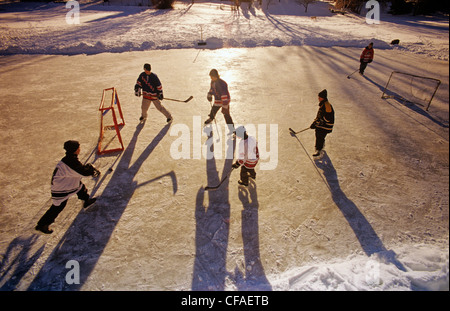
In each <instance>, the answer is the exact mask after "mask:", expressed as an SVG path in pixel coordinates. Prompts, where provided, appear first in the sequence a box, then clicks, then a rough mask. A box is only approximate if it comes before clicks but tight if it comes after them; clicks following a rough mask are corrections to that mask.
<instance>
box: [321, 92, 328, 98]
mask: <svg viewBox="0 0 450 311" xmlns="http://www.w3.org/2000/svg"><path fill="white" fill-rule="evenodd" d="M327 96H328V92H327V90H322V91H321V92H320V93H319V97H320V98H328V97H327Z"/></svg>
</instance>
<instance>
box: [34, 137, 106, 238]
mask: <svg viewBox="0 0 450 311" xmlns="http://www.w3.org/2000/svg"><path fill="white" fill-rule="evenodd" d="M64 149H65V150H66V156H65V157H64V158H62V159H61V161H60V162H59V163H58V164H57V165H56V168H55V170H54V171H53V176H52V184H51V193H52V206H51V207H50V208H49V209H48V210H47V212H46V213H45V214H44V215H43V216H42V217H41V219H40V220H39V221H38V223H37V226H36V228H35V229H36V230H38V231H41V232H43V233H46V234H50V233H52V232H53V230H52V229H50V228H49V226H50V225H51V224H52V223H53V222H54V221H55V219H56V217H58V215H59V213H61V212H62V210H63V209H64V207H66V204H67V200H69V198H70V197H71V196H73V195H75V194H76V195H77V196H78V198H79V199H80V200H82V201H84V204H83V207H84V208H87V207H89V206H91V205H92V204H94V203H95V201H96V199H95V198H89V194H88V191H87V189H86V186H85V185H84V184H83V183H82V182H81V178H82V177H84V176H94V177H98V176H99V175H100V171H99V170H97V169H96V168H95V167H93V166H92V164H86V165H83V164H82V163H81V162H80V161H79V160H78V155H79V154H80V143H79V142H77V141H74V140H69V141H66V142H65V143H64Z"/></svg>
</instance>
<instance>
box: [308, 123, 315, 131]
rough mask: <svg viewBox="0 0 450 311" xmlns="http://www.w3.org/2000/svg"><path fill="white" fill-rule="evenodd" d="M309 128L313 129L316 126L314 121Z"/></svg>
mask: <svg viewBox="0 0 450 311" xmlns="http://www.w3.org/2000/svg"><path fill="white" fill-rule="evenodd" d="M309 128H310V129H312V130H313V129H315V128H316V123H315V122H313V123H312V124H311V126H310V127H309Z"/></svg>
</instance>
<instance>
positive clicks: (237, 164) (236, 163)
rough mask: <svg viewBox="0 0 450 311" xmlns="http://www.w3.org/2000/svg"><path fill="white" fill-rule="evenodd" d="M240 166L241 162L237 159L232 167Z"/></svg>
mask: <svg viewBox="0 0 450 311" xmlns="http://www.w3.org/2000/svg"><path fill="white" fill-rule="evenodd" d="M239 166H241V165H240V164H239V162H238V161H236V162H235V163H234V164H233V165H231V167H232V168H238V167H239Z"/></svg>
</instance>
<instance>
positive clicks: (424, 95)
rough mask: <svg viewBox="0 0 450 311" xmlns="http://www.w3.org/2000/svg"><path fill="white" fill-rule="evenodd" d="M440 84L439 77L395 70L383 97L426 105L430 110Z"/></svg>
mask: <svg viewBox="0 0 450 311" xmlns="http://www.w3.org/2000/svg"><path fill="white" fill-rule="evenodd" d="M439 85H441V81H440V80H438V79H434V78H428V77H423V76H417V75H413V74H409V73H404V72H399V71H393V72H392V73H391V76H390V77H389V80H388V82H387V84H386V87H385V88H384V91H383V95H381V98H395V99H398V100H401V101H404V102H409V103H413V104H418V105H421V106H425V107H426V110H427V111H428V109H429V108H430V105H431V101H432V100H433V98H434V96H435V95H436V92H437V89H438V88H439Z"/></svg>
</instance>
